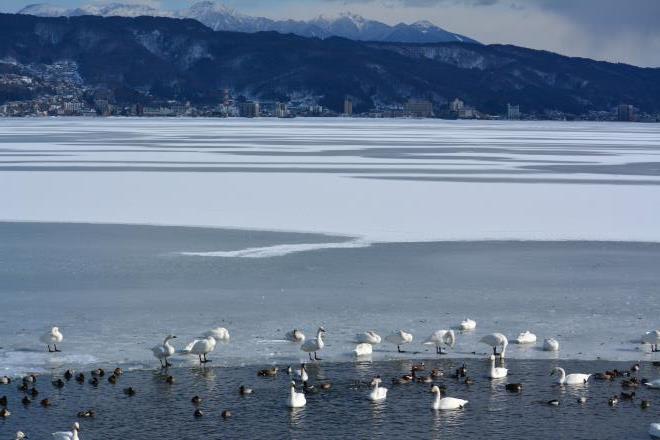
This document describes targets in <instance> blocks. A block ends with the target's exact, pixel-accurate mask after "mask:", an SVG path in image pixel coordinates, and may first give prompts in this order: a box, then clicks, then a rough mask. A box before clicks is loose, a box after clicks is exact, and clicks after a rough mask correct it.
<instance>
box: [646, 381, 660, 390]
mask: <svg viewBox="0 0 660 440" xmlns="http://www.w3.org/2000/svg"><path fill="white" fill-rule="evenodd" d="M644 385H646V386H647V387H649V388H660V379H653V380H649V381H646V382H644Z"/></svg>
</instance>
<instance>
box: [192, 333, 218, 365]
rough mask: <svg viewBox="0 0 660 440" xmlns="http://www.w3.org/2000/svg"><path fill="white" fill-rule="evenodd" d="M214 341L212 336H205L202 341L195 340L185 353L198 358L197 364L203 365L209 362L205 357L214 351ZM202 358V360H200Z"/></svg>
mask: <svg viewBox="0 0 660 440" xmlns="http://www.w3.org/2000/svg"><path fill="white" fill-rule="evenodd" d="M215 344H216V340H215V338H214V337H213V336H207V337H206V338H204V339H195V340H194V341H192V342H191V343H190V344H188V346H187V347H186V348H185V351H186V352H188V353H190V354H196V355H197V356H199V363H200V364H205V363H207V362H211V361H210V360H208V359H206V355H207V354H209V353H211V352H212V351H213V350H215ZM202 356H203V359H202Z"/></svg>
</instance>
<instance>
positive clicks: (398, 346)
mask: <svg viewBox="0 0 660 440" xmlns="http://www.w3.org/2000/svg"><path fill="white" fill-rule="evenodd" d="M396 350H397V351H398V352H399V353H403V351H401V346H400V345H397V346H396Z"/></svg>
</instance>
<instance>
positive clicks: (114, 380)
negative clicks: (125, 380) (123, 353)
mask: <svg viewBox="0 0 660 440" xmlns="http://www.w3.org/2000/svg"><path fill="white" fill-rule="evenodd" d="M108 382H109V383H111V384H112V385H114V384H116V383H117V376H115V375H114V374H111V375H110V376H108Z"/></svg>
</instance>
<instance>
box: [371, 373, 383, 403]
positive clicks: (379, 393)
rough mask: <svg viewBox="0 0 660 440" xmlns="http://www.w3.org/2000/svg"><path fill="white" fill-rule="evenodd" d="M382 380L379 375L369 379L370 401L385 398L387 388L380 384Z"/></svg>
mask: <svg viewBox="0 0 660 440" xmlns="http://www.w3.org/2000/svg"><path fill="white" fill-rule="evenodd" d="M381 382H382V380H381V378H380V376H376V377H375V378H374V379H373V380H372V381H371V391H370V392H369V400H371V401H372V402H379V401H382V400H385V399H386V398H387V388H383V387H381V386H380V384H381Z"/></svg>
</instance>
